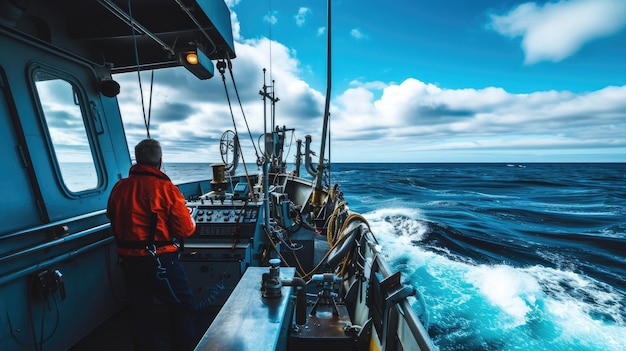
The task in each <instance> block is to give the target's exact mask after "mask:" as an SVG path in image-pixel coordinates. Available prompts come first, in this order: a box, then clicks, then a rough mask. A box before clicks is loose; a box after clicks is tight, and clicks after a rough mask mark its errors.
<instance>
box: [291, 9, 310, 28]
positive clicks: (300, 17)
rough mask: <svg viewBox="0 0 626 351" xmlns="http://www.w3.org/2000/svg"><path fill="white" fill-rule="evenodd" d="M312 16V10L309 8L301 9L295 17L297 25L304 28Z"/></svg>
mask: <svg viewBox="0 0 626 351" xmlns="http://www.w3.org/2000/svg"><path fill="white" fill-rule="evenodd" d="M309 15H311V9H310V8H308V7H301V8H300V9H298V14H297V15H295V16H293V17H294V18H295V19H296V24H297V25H298V26H299V27H302V26H303V25H304V23H305V22H306V18H307V17H308V16H309Z"/></svg>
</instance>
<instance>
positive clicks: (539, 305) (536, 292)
mask: <svg viewBox="0 0 626 351" xmlns="http://www.w3.org/2000/svg"><path fill="white" fill-rule="evenodd" d="M365 217H366V218H367V219H368V221H369V223H370V225H371V227H372V230H373V231H374V232H375V233H377V234H378V238H379V239H380V241H381V245H382V246H383V254H384V255H386V256H387V257H388V261H389V263H390V264H391V265H392V268H393V269H394V270H399V271H401V272H402V274H403V277H404V280H405V282H406V283H411V284H413V285H415V286H416V288H417V289H418V290H419V291H420V293H421V295H422V296H423V297H424V300H425V303H426V308H425V309H426V310H427V311H428V314H429V315H428V321H429V327H428V328H429V333H430V334H431V336H432V337H433V339H434V341H435V343H436V344H437V346H438V347H439V348H440V350H468V349H470V350H485V349H488V350H517V349H532V350H623V345H626V299H625V297H624V295H623V293H620V292H619V291H617V290H616V289H615V288H613V287H611V286H610V285H608V284H605V283H603V282H600V281H597V280H594V279H593V278H590V277H589V276H586V275H583V274H581V273H578V272H576V271H574V270H571V269H570V268H571V267H567V266H563V265H559V264H557V263H555V262H552V264H551V265H546V264H544V263H545V262H548V261H549V260H550V258H549V257H547V256H545V255H544V256H543V257H541V256H539V255H537V254H535V256H534V263H533V262H532V260H533V257H531V255H530V252H533V251H534V248H532V247H529V248H528V250H527V251H526V255H525V256H524V257H523V258H522V259H521V260H520V262H515V261H514V260H513V259H511V258H508V259H506V260H501V261H500V262H498V259H497V258H498V257H499V256H500V254H499V253H498V251H499V250H498V247H497V245H498V244H497V243H494V244H493V246H492V247H487V248H486V247H485V246H484V243H481V244H480V245H481V246H480V247H472V246H471V242H469V243H468V242H466V241H461V240H458V237H457V235H459V234H460V233H458V231H455V230H454V228H450V227H447V226H443V225H440V224H437V223H433V222H429V221H427V220H425V219H424V218H423V216H422V214H421V213H420V211H419V210H417V209H410V208H388V209H381V210H376V211H373V212H369V213H367V214H365ZM500 251H501V250H500ZM505 251H506V250H505ZM468 253H469V255H468ZM485 258H489V259H485ZM503 262H506V263H503ZM418 282H420V285H417V284H418ZM416 305H418V304H417V303H416ZM421 311H422V307H421V306H419V307H416V312H417V313H421Z"/></svg>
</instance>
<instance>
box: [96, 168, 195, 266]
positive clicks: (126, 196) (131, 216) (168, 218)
mask: <svg viewBox="0 0 626 351" xmlns="http://www.w3.org/2000/svg"><path fill="white" fill-rule="evenodd" d="M107 217H109V219H110V220H111V228H112V229H113V234H114V235H115V238H116V240H117V243H118V247H117V253H118V254H120V255H122V256H146V255H149V254H150V253H149V252H148V251H147V250H146V249H145V245H144V244H145V243H148V242H150V241H151V235H150V232H151V230H150V227H151V217H153V222H154V223H156V225H155V226H154V224H153V227H154V228H155V230H154V239H153V241H154V242H156V243H157V245H156V246H157V254H161V253H164V252H175V251H177V250H178V247H177V246H176V245H174V244H172V243H169V242H171V240H172V239H173V238H187V237H190V236H191V235H192V234H193V233H194V231H195V229H196V224H195V223H194V221H193V219H191V216H190V215H189V210H188V209H187V206H186V205H185V198H184V197H183V195H182V194H181V192H180V190H179V189H178V188H177V187H176V185H174V183H172V181H171V180H170V178H169V177H168V176H167V175H165V173H163V172H161V171H160V170H158V169H157V168H155V167H151V166H147V165H141V164H136V165H134V166H133V167H131V169H130V174H129V176H128V178H125V179H122V180H120V181H119V182H117V184H115V186H114V187H113V190H112V191H111V195H110V196H109V202H108V206H107Z"/></svg>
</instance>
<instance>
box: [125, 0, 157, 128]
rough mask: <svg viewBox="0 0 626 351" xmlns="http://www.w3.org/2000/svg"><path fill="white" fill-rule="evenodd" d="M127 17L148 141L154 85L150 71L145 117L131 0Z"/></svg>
mask: <svg viewBox="0 0 626 351" xmlns="http://www.w3.org/2000/svg"><path fill="white" fill-rule="evenodd" d="M128 16H129V20H130V28H131V31H132V34H133V46H134V49H135V62H136V63H137V80H138V81H139V94H140V97H141V112H143V123H144V125H145V127H146V135H147V136H148V139H150V112H151V109H152V86H153V83H154V71H152V79H151V81H150V104H149V107H148V114H147V116H146V107H145V103H144V98H143V84H142V83H141V66H140V63H139V49H138V45H137V34H136V32H135V26H134V24H133V10H132V6H131V0H128Z"/></svg>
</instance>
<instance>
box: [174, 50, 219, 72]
mask: <svg viewBox="0 0 626 351" xmlns="http://www.w3.org/2000/svg"><path fill="white" fill-rule="evenodd" d="M178 61H179V62H180V64H181V65H183V66H184V67H185V68H187V70H188V71H189V72H191V73H193V74H194V75H195V76H196V77H198V78H199V79H209V78H211V77H213V75H214V73H213V72H214V71H215V68H214V66H213V62H212V61H211V60H210V59H209V58H208V57H207V56H206V55H205V54H204V53H203V52H202V51H201V50H197V49H193V50H187V51H183V52H180V53H178Z"/></svg>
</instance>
